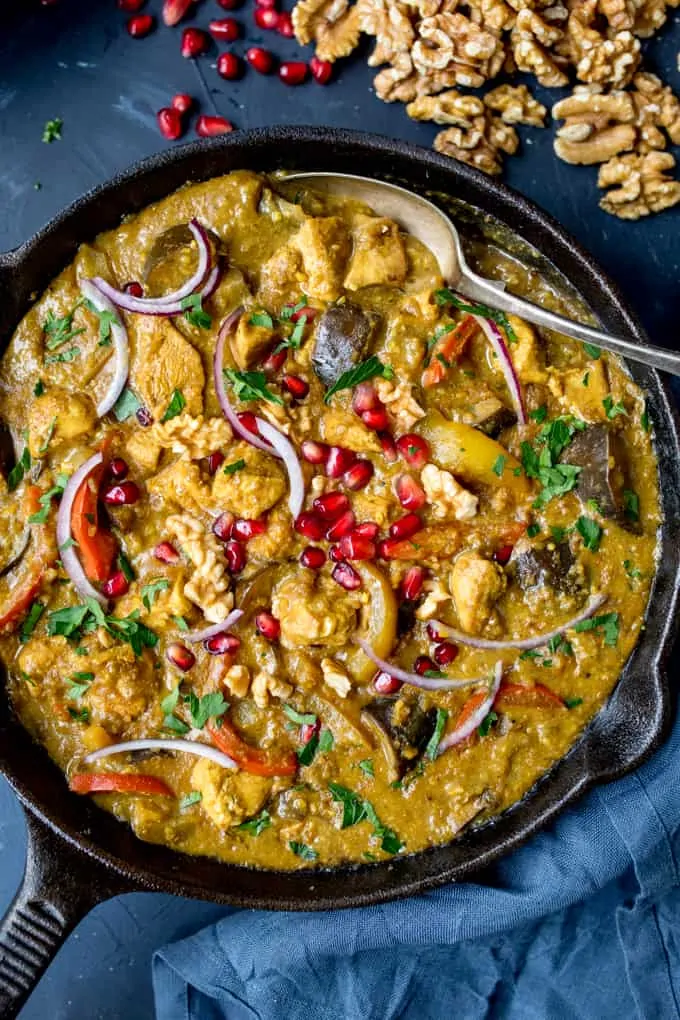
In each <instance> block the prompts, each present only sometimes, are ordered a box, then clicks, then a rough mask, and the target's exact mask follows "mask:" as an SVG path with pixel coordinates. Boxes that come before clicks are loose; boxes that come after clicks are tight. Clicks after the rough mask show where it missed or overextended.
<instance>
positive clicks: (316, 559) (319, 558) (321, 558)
mask: <svg viewBox="0 0 680 1020" xmlns="http://www.w3.org/2000/svg"><path fill="white" fill-rule="evenodd" d="M325 562H326V553H325V552H324V551H323V549H319V548H318V546H315V545H308V546H307V547H306V548H305V549H303V550H302V552H301V553H300V563H301V564H302V566H303V567H308V568H309V570H320V569H321V567H322V566H323V565H324V563H325Z"/></svg>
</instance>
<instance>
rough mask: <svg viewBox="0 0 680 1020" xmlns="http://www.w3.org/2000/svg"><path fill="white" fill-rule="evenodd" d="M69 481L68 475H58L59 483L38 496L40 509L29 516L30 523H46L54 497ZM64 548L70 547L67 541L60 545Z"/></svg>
mask: <svg viewBox="0 0 680 1020" xmlns="http://www.w3.org/2000/svg"><path fill="white" fill-rule="evenodd" d="M67 482H68V477H67V476H66V475H57V484H56V485H53V486H52V488H51V489H48V490H47V492H43V494H42V495H41V496H39V497H38V502H39V503H40V510H36V512H35V513H34V514H31V516H30V517H29V518H28V523H29V524H45V523H46V521H47V518H48V517H49V515H50V510H51V509H52V499H53V498H54V497H55V496H56V497H59V496H61V495H62V493H63V491H64V489H65V488H66V483H67ZM71 544H72V545H75V542H73V541H72V542H71ZM64 548H66V549H68V548H69V546H68V545H67V544H66V542H64V545H63V546H60V551H61V550H63V549H64Z"/></svg>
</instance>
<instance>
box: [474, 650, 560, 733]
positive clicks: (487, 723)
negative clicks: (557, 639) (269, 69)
mask: <svg viewBox="0 0 680 1020" xmlns="http://www.w3.org/2000/svg"><path fill="white" fill-rule="evenodd" d="M544 665H545V663H544ZM497 722H498V715H497V713H496V712H489V713H488V715H485V716H484V718H483V719H482V721H481V723H480V724H479V726H478V727H477V732H478V733H479V735H480V737H488V735H489V733H490V731H491V727H492V726H493V725H494V724H495V723H497Z"/></svg>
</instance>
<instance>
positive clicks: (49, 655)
mask: <svg viewBox="0 0 680 1020" xmlns="http://www.w3.org/2000/svg"><path fill="white" fill-rule="evenodd" d="M57 663H60V664H61V665H62V672H63V673H64V674H67V672H68V670H69V669H70V667H71V666H74V669H78V668H79V667H77V666H75V659H74V657H73V656H72V655H71V648H70V645H69V643H68V641H67V640H66V638H65V637H56V636H55V637H45V638H39V637H32V638H31V640H30V641H29V642H28V644H25V645H20V650H19V655H18V658H17V665H18V667H19V669H20V670H21V672H22V673H25V674H26V675H27V676H30V678H31V680H33V681H37V680H41V679H43V678H44V677H46V676H47V674H48V673H49V672H50V670H51V669H52V667H53V666H54V665H55V664H57ZM29 690H32V688H30V686H29Z"/></svg>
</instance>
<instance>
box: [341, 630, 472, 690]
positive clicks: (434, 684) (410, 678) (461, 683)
mask: <svg viewBox="0 0 680 1020" xmlns="http://www.w3.org/2000/svg"><path fill="white" fill-rule="evenodd" d="M355 641H356V643H357V644H358V645H359V647H360V648H361V650H362V652H363V653H364V655H367V656H368V658H369V659H370V660H371V662H374V663H375V664H376V666H378V668H379V669H382V670H383V671H384V672H385V673H389V675H390V676H393V677H396V679H397V680H402V681H403V682H404V683H405V684H411V686H412V687H421V688H422V689H423V690H424V691H455V690H457V689H458V688H459V687H471V686H472V685H473V684H480V683H482V680H481V679H480V678H479V677H478V676H473V677H470V679H469V680H445V679H444V678H443V677H442V678H438V677H434V676H433V677H428V676H421V675H420V673H409V672H408V670H405V669H401V668H400V667H399V666H395V665H393V663H391V662H388V661H387V659H381V658H380V656H379V655H376V653H375V652H374V651H373V649H372V648H371V646H370V645H369V643H368V641H365V640H364V639H363V638H355Z"/></svg>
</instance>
